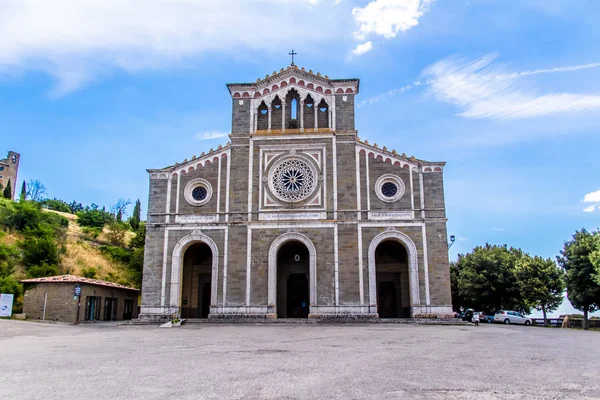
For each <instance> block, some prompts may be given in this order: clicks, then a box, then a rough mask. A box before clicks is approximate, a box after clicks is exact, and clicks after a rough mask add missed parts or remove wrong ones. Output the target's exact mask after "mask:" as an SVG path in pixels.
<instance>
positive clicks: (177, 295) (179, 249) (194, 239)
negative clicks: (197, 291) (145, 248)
mask: <svg viewBox="0 0 600 400" xmlns="http://www.w3.org/2000/svg"><path fill="white" fill-rule="evenodd" d="M196 243H204V244H207V245H208V247H210V251H211V253H212V277H211V292H210V293H211V294H210V304H211V305H216V304H217V279H218V275H217V274H218V270H219V249H218V248H217V245H216V244H215V242H214V241H213V240H212V239H211V238H210V237H208V236H206V235H205V234H203V233H202V232H201V231H199V230H194V231H192V233H190V234H189V235H187V236H185V237H183V238H182V239H181V240H180V241H179V242H177V244H176V245H175V248H173V256H172V258H171V307H181V292H180V281H181V279H182V274H183V265H182V264H183V257H184V255H185V251H186V250H187V249H188V248H189V247H190V246H192V245H193V244H196Z"/></svg>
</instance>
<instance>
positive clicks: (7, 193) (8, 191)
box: [2, 179, 12, 200]
mask: <svg viewBox="0 0 600 400" xmlns="http://www.w3.org/2000/svg"><path fill="white" fill-rule="evenodd" d="M2 194H3V196H4V198H5V199H9V200H12V184H11V182H10V179H9V180H8V183H7V184H6V187H5V188H4V192H3V193H2Z"/></svg>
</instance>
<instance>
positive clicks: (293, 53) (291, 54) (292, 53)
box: [288, 49, 298, 65]
mask: <svg viewBox="0 0 600 400" xmlns="http://www.w3.org/2000/svg"><path fill="white" fill-rule="evenodd" d="M288 54H289V55H290V56H292V64H291V65H296V64H294V56H295V55H297V54H298V53H296V52H295V51H294V49H292V52H291V53H288Z"/></svg>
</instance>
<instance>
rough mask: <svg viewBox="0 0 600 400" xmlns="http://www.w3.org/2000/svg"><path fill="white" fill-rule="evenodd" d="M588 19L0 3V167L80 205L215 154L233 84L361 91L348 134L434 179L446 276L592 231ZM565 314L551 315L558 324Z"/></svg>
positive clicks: (143, 185) (550, 10)
mask: <svg viewBox="0 0 600 400" xmlns="http://www.w3.org/2000/svg"><path fill="white" fill-rule="evenodd" d="M598 15H600V2H597V1H594V0H589V1H586V0H576V1H573V0H520V1H517V0H514V1H508V0H507V1H496V0H363V1H351V0H255V1H249V0H237V1H234V0H219V1H218V2H215V1H202V0H196V1H192V0H177V1H165V0H145V1H144V2H138V1H133V0H87V1H85V2H81V1H78V0H55V1H52V2H47V1H43V0H37V1H35V0H21V1H11V0H0V144H1V146H0V147H1V148H0V153H1V152H4V151H8V150H14V151H17V152H19V153H21V155H22V158H21V167H20V171H19V182H18V187H19V188H20V185H21V181H22V180H23V179H24V180H27V181H28V180H30V179H39V180H40V181H41V182H42V183H43V184H44V185H45V186H46V188H47V192H48V196H49V197H51V198H53V197H56V198H60V199H64V200H67V201H70V200H77V201H79V202H82V203H84V204H91V203H96V204H99V205H101V206H102V205H106V206H107V207H108V206H110V205H111V204H114V203H115V202H116V201H117V199H119V198H126V199H131V200H132V201H135V200H136V199H138V198H139V199H141V201H142V207H143V209H145V208H146V205H147V198H148V175H147V173H146V169H147V168H161V167H165V166H168V165H172V164H174V163H175V162H181V161H182V160H183V159H186V158H191V156H192V155H198V154H200V153H202V152H203V151H208V150H209V149H211V148H216V147H217V146H219V145H224V144H225V143H226V142H227V140H228V138H227V134H228V132H229V131H230V128H231V119H230V116H231V100H230V98H229V93H228V91H227V89H226V87H225V84H226V83H229V82H254V81H256V79H257V78H258V77H264V76H265V75H267V74H271V73H273V71H279V70H280V69H281V68H282V67H286V66H287V65H289V63H290V57H289V56H288V53H289V52H290V51H291V50H292V49H294V50H295V51H296V52H297V53H298V55H297V56H296V64H298V65H299V66H304V67H306V69H312V70H313V71H315V72H317V71H318V72H321V73H322V74H323V75H325V74H327V75H329V76H330V77H332V78H360V80H361V84H360V93H359V94H358V96H357V99H356V101H357V110H356V126H357V129H358V132H359V133H358V135H359V137H360V138H361V139H363V140H365V139H366V140H368V141H369V142H370V143H374V142H375V143H378V144H380V145H381V146H383V145H385V146H387V147H388V148H389V149H395V150H397V151H398V152H399V153H407V154H409V155H415V156H416V157H417V158H420V159H425V160H431V161H446V162H447V166H446V168H445V170H444V178H445V196H446V207H447V216H448V218H449V220H448V232H449V234H452V235H455V237H456V242H455V243H454V244H453V246H452V247H451V249H450V258H451V259H456V257H457V254H458V253H466V252H468V251H470V250H471V249H472V248H473V247H475V246H477V245H482V244H484V243H486V242H489V243H493V244H507V245H509V246H514V247H520V248H522V249H523V250H524V251H526V252H528V253H530V254H535V255H540V256H543V257H550V258H554V257H555V256H556V255H557V254H558V253H559V251H560V250H561V248H562V245H563V243H564V241H565V240H568V239H569V238H570V237H571V235H572V234H573V233H574V232H575V230H578V229H581V228H586V229H589V230H592V229H597V228H598V226H599V225H600V175H599V174H598V172H599V168H598V163H599V161H598V160H599V157H598V149H600V135H598V130H599V128H600V79H598V78H599V77H600V47H598V45H597V43H598V38H599V36H600V25H598V24H597V16H598ZM563 311H564V310H563Z"/></svg>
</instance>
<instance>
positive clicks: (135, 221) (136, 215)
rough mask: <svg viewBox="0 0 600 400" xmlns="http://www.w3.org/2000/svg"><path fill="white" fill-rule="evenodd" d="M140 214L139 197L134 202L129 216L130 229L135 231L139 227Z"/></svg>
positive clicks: (140, 204)
mask: <svg viewBox="0 0 600 400" xmlns="http://www.w3.org/2000/svg"><path fill="white" fill-rule="evenodd" d="M141 216H142V203H141V202H140V199H137V201H136V202H135V206H134V207H133V215H132V216H131V218H129V225H131V229H133V230H134V231H137V230H138V229H139V227H140V221H141Z"/></svg>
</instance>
